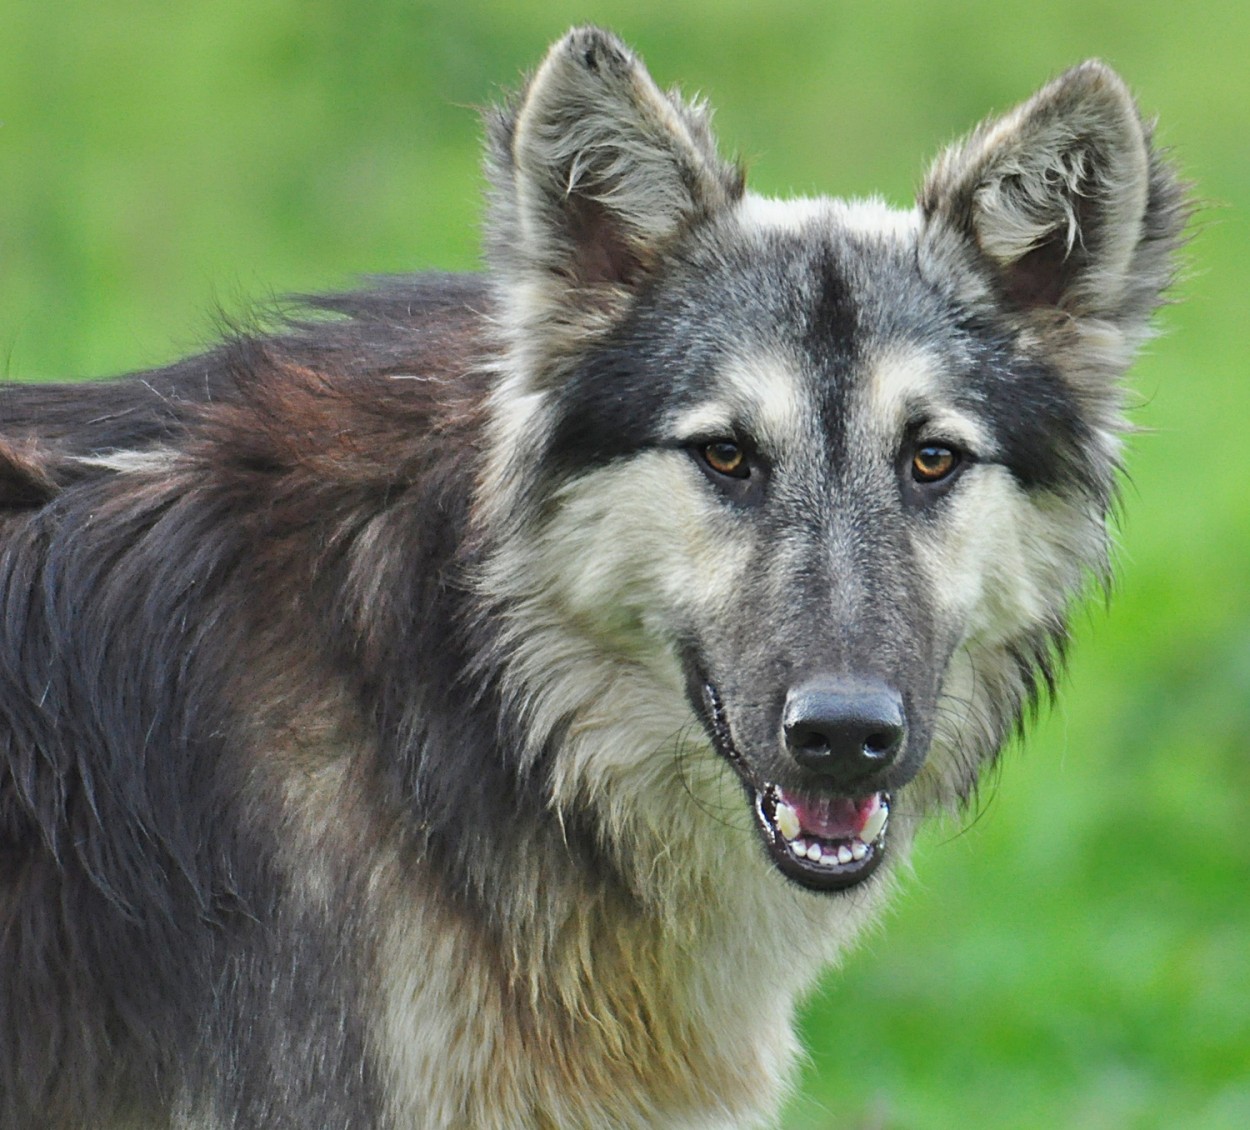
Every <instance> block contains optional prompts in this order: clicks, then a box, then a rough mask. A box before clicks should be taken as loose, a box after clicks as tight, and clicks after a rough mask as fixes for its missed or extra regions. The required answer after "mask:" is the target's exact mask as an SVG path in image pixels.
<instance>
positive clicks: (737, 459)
mask: <svg viewBox="0 0 1250 1130" xmlns="http://www.w3.org/2000/svg"><path fill="white" fill-rule="evenodd" d="M700 454H701V455H702V456H703V462H704V463H706V464H707V465H708V466H709V467H710V468H711V469H712V470H713V471H715V472H716V473H717V474H718V475H726V476H728V477H729V478H731V479H745V478H746V477H747V476H748V475H749V474H750V473H751V467H750V464H749V463H748V462H747V457H746V454H745V453H744V452H743V450H742V448H741V447H739V446H738V445H737V444H736V443H734V441H733V440H731V439H718V440H715V441H714V442H712V443H705V444H704V445H703V447H702V448H700Z"/></svg>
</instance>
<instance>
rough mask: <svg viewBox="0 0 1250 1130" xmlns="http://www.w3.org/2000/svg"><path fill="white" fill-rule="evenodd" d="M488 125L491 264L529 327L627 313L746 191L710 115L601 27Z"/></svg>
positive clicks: (569, 45) (570, 47)
mask: <svg viewBox="0 0 1250 1130" xmlns="http://www.w3.org/2000/svg"><path fill="white" fill-rule="evenodd" d="M487 124H488V155H487V165H488V175H489V179H490V183H491V189H492V200H491V205H492V207H491V217H490V223H489V225H488V240H489V256H490V259H491V261H492V265H493V266H494V267H495V268H496V271H497V273H498V274H499V276H500V278H501V280H502V287H503V289H502V292H501V298H502V299H503V301H504V303H505V306H511V308H512V309H511V313H512V314H513V316H514V317H518V316H519V317H520V318H521V321H522V322H523V323H525V324H529V325H532V323H533V321H534V320H535V319H537V320H538V321H540V322H542V323H543V324H544V327H545V328H547V329H550V328H551V319H552V318H555V319H556V320H557V321H559V320H561V319H562V318H569V317H570V316H571V311H573V310H577V311H580V312H581V313H582V314H585V313H586V312H587V311H590V312H594V311H599V312H600V313H603V312H605V311H608V310H611V309H614V308H618V307H619V305H620V302H621V300H622V299H624V298H627V296H628V294H629V292H630V291H631V290H632V288H633V287H635V286H636V285H637V283H638V282H639V281H640V280H641V278H643V277H644V276H645V275H646V274H647V272H648V271H650V270H651V269H652V268H653V267H654V265H655V263H656V262H657V260H658V259H659V257H660V256H662V255H663V254H664V252H665V250H666V249H667V248H668V247H669V246H670V245H671V244H672V242H673V240H674V239H676V238H677V237H678V236H679V235H680V234H681V233H682V232H684V231H685V230H687V229H688V228H689V227H690V226H692V225H694V224H697V223H699V222H700V221H702V220H704V219H706V218H708V217H710V216H712V215H714V214H715V213H717V212H718V211H720V210H722V209H724V208H726V207H728V206H729V205H730V204H731V203H732V202H733V201H735V200H736V199H737V198H738V197H739V196H740V195H741V194H742V189H743V177H742V173H741V171H740V170H739V169H738V168H737V167H736V166H734V165H732V164H730V163H728V162H725V161H723V160H722V159H721V158H720V157H719V155H718V154H717V151H716V145H715V142H714V140H713V137H712V133H711V129H710V127H709V122H708V113H707V111H706V109H705V108H704V107H703V106H702V105H701V104H699V103H688V102H685V101H683V100H682V99H681V97H680V96H679V95H678V94H677V93H676V92H671V93H667V94H666V93H664V92H663V91H661V90H660V89H659V88H658V87H657V86H656V85H655V83H654V82H653V81H652V79H651V77H650V75H648V74H647V72H646V70H645V68H644V67H643V65H642V63H641V62H640V61H639V60H638V59H637V58H636V57H635V56H634V55H633V53H632V52H631V51H630V50H629V49H628V48H627V47H626V46H625V45H624V44H623V43H622V42H621V41H620V40H618V39H616V38H615V37H614V36H612V35H610V34H608V33H607V32H604V31H600V30H599V29H597V28H590V27H584V28H576V29H574V30H573V31H570V32H569V33H568V34H567V35H566V36H565V37H564V38H563V39H562V40H560V41H559V42H558V43H556V44H555V46H554V47H552V48H551V50H550V51H549V52H548V54H547V57H546V59H545V60H544V61H543V63H542V65H541V66H540V67H539V69H538V71H537V73H536V74H535V75H534V77H533V78H532V79H531V80H530V81H529V82H528V83H527V85H526V87H525V89H524V90H523V92H522V93H521V95H520V97H519V98H517V99H515V100H514V101H513V102H512V104H510V105H508V106H506V107H504V108H503V109H501V110H498V111H495V112H494V113H493V114H492V115H490V116H489V117H488V122H487Z"/></svg>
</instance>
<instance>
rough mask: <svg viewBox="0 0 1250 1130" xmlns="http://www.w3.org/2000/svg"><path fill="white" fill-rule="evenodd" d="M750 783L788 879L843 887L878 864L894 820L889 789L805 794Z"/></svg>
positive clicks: (769, 843)
mask: <svg viewBox="0 0 1250 1130" xmlns="http://www.w3.org/2000/svg"><path fill="white" fill-rule="evenodd" d="M748 788H749V789H750V791H751V792H753V793H754V794H755V797H754V799H755V819H756V822H757V823H758V825H759V828H760V832H761V834H762V836H763V838H764V845H765V847H767V848H768V852H769V855H770V856H771V857H772V860H773V862H774V863H775V864H776V865H777V868H778V870H780V871H781V873H782V874H783V875H785V876H786V877H787V878H789V879H793V880H794V881H795V882H797V883H802V884H803V886H805V887H811V888H812V889H814V890H822V891H832V890H842V889H844V888H846V887H851V886H854V885H855V884H856V883H860V882H862V881H863V880H864V879H866V878H868V876H869V875H871V874H872V873H873V872H874V871H875V870H876V869H877V867H878V866H879V865H880V863H881V859H882V857H883V856H884V854H885V833H886V828H887V826H888V825H889V822H890V796H889V794H888V793H885V792H876V793H871V794H869V795H868V796H866V797H839V796H821V797H804V796H798V795H795V794H793V793H790V792H787V791H786V790H785V789H782V788H781V787H780V786H778V785H765V786H764V787H763V788H757V787H755V786H754V785H748Z"/></svg>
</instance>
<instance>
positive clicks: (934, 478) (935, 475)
mask: <svg viewBox="0 0 1250 1130" xmlns="http://www.w3.org/2000/svg"><path fill="white" fill-rule="evenodd" d="M958 466H959V456H958V455H957V454H956V453H955V452H954V451H952V450H951V448H949V447H944V446H943V445H942V444H940V443H930V444H925V446H924V447H920V448H917V449H916V453H915V454H914V455H913V456H912V457H911V477H912V478H913V479H915V480H916V482H918V483H939V482H941V481H942V480H943V479H945V478H946V477H947V476H948V475H950V474H951V473H952V472H953V471H954V470H955V468H956V467H958Z"/></svg>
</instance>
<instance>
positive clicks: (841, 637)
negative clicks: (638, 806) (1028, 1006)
mask: <svg viewBox="0 0 1250 1130" xmlns="http://www.w3.org/2000/svg"><path fill="white" fill-rule="evenodd" d="M1078 126H1079V127H1080V128H1079V129H1078ZM1095 127H1096V128H1095ZM1082 130H1083V132H1082ZM494 143H495V152H494V163H495V186H496V228H495V247H494V258H495V260H496V263H497V265H498V267H499V271H500V278H501V280H502V281H501V284H500V291H499V300H500V306H501V310H502V311H503V318H504V327H505V332H506V334H507V335H508V336H509V340H508V345H509V354H508V361H507V363H506V367H505V368H504V370H503V371H502V373H501V379H500V383H499V386H498V389H497V391H496V399H495V402H494V405H493V408H494V412H495V420H494V438H495V446H494V449H493V453H492V455H491V457H490V460H489V462H488V464H487V468H486V471H485V476H484V486H483V494H484V495H485V496H488V497H490V498H493V499H494V505H495V507H496V524H497V527H498V528H499V529H508V530H510V531H511V533H510V534H508V535H507V536H503V537H501V544H502V545H504V546H505V547H506V548H504V549H501V550H500V551H499V552H498V553H497V554H496V556H495V559H494V562H493V566H492V576H493V583H494V585H495V587H496V588H497V590H498V591H500V592H501V593H503V594H505V596H506V597H507V599H509V600H510V601H511V603H512V607H513V608H514V609H517V608H519V609H521V611H520V612H518V613H517V614H516V615H517V619H516V631H517V633H518V634H525V635H526V636H527V637H528V642H527V643H523V644H520V645H519V650H520V651H522V652H525V651H526V649H527V648H528V649H529V654H531V655H533V653H534V649H535V648H537V647H539V646H541V647H543V648H544V649H547V651H548V652H551V651H559V650H563V651H564V652H565V653H567V655H568V657H569V658H568V665H567V673H566V677H565V678H564V680H563V682H562V684H561V687H562V689H561V691H559V692H555V691H551V690H550V689H548V693H547V695H546V700H545V701H544V702H543V703H542V704H541V705H540V706H538V707H535V708H534V710H535V712H536V713H538V714H542V713H544V712H545V714H546V716H547V725H546V727H545V728H542V727H540V730H542V731H543V732H548V733H549V732H554V730H555V729H556V728H557V727H558V726H561V725H565V726H570V725H571V726H573V727H577V726H585V725H587V724H588V723H587V720H586V719H585V718H579V717H578V711H579V709H584V708H585V707H586V705H587V704H588V703H591V702H594V703H596V706H595V709H596V710H600V711H602V710H604V709H607V710H617V711H619V712H620V714H621V715H622V716H626V715H631V714H632V717H631V718H630V723H629V724H630V726H632V727H633V732H634V733H636V734H650V735H652V741H653V744H651V745H648V744H647V742H646V741H643V742H642V743H640V744H639V745H638V748H635V749H633V750H632V751H628V752H621V751H619V750H616V751H609V752H603V753H601V754H599V755H598V756H599V758H600V760H601V761H603V762H606V761H609V760H611V759H612V758H616V759H618V760H619V759H625V760H630V759H633V763H635V764H636V763H638V762H645V761H646V759H647V758H648V757H656V758H658V757H660V754H659V753H658V752H657V751H659V750H661V749H664V748H671V747H672V741H673V735H678V734H682V733H683V732H684V728H685V727H687V725H688V722H689V718H690V716H691V714H693V716H694V717H695V718H697V719H698V721H699V723H700V725H701V727H702V730H703V731H704V733H705V734H706V737H707V744H706V749H707V757H708V758H709V759H711V760H714V761H715V762H716V764H717V765H718V766H719V767H720V768H721V769H722V770H723V769H724V768H725V767H726V766H727V767H728V768H729V769H730V770H731V771H732V773H733V774H735V775H736V776H737V778H738V779H739V780H740V782H741V785H742V786H743V791H744V808H745V809H746V810H747V811H749V812H750V813H751V814H752V821H751V822H752V823H753V825H754V827H755V829H756V831H757V832H758V834H759V836H760V837H761V839H762V841H763V844H764V847H765V848H766V851H767V855H768V857H769V858H770V859H771V861H772V862H773V863H774V864H775V865H776V867H777V868H778V869H779V870H780V871H781V873H782V874H784V875H785V876H786V877H787V878H789V879H791V880H793V881H794V882H796V883H798V884H801V885H802V886H805V887H808V888H812V889H817V890H833V889H842V888H846V887H850V886H853V885H855V884H857V883H859V882H861V881H863V880H864V879H866V878H867V877H868V876H869V875H871V874H872V873H873V872H874V871H875V870H876V869H877V867H878V866H879V865H880V863H881V861H882V859H883V858H884V857H885V853H886V844H887V842H888V840H889V835H890V828H889V819H890V810H891V807H892V806H897V805H898V804H899V798H900V796H901V795H902V794H903V793H906V794H907V795H908V796H911V797H914V798H916V799H915V804H913V805H912V806H911V807H912V808H913V810H914V809H918V808H923V807H928V806H930V805H932V804H934V803H944V802H949V801H952V800H957V799H961V798H963V797H966V796H967V795H968V793H969V792H970V791H971V790H972V789H973V787H974V786H975V781H976V774H977V771H978V768H979V767H980V766H981V765H982V764H983V763H984V761H985V760H986V759H987V758H988V757H991V756H992V755H993V753H994V752H995V751H996V750H997V748H998V747H999V745H1000V744H1001V742H1002V740H1003V738H1004V735H1005V733H1006V731H1007V730H1008V729H1009V728H1010V727H1011V725H1012V724H1013V723H1014V722H1015V721H1016V719H1017V718H1018V716H1019V712H1020V709H1021V706H1022V704H1023V703H1024V702H1025V701H1026V700H1027V698H1028V697H1029V695H1030V694H1031V693H1032V690H1033V686H1034V683H1035V681H1036V679H1037V678H1039V677H1046V678H1048V677H1049V667H1048V663H1049V657H1050V652H1051V649H1052V647H1053V646H1054V644H1055V641H1056V639H1057V638H1058V637H1059V636H1061V634H1062V631H1063V624H1064V618H1065V610H1066V607H1067V605H1068V603H1069V601H1070V600H1071V598H1072V596H1073V594H1074V593H1076V592H1077V591H1078V590H1079V588H1080V586H1081V584H1082V582H1083V577H1084V575H1085V573H1086V571H1088V570H1094V571H1096V572H1100V571H1101V570H1102V569H1103V568H1105V555H1106V554H1105V527H1104V517H1105V512H1106V508H1107V505H1108V500H1109V497H1110V494H1111V490H1112V486H1111V480H1112V474H1113V471H1114V466H1115V461H1116V442H1117V441H1116V438H1115V435H1116V431H1117V428H1118V425H1119V409H1118V396H1117V393H1116V391H1115V388H1114V377H1115V376H1116V375H1118V373H1119V371H1120V370H1121V369H1122V368H1123V366H1124V364H1125V363H1126V361H1127V357H1128V352H1129V350H1130V348H1131V346H1132V345H1133V344H1134V341H1135V338H1136V337H1137V336H1140V334H1141V332H1142V329H1143V325H1142V324H1141V322H1142V319H1143V318H1144V317H1145V313H1146V312H1148V311H1143V310H1139V309H1138V308H1137V307H1139V306H1142V305H1143V303H1142V301H1141V296H1140V295H1135V294H1134V291H1133V286H1132V283H1131V280H1130V279H1129V277H1128V276H1129V275H1130V274H1131V269H1130V268H1131V267H1132V265H1133V264H1134V263H1136V264H1137V265H1138V267H1141V266H1142V265H1143V264H1145V265H1151V266H1154V267H1155V269H1156V273H1157V272H1158V267H1157V264H1153V263H1149V264H1147V263H1146V260H1145V259H1143V255H1142V252H1141V249H1140V246H1139V245H1140V232H1141V229H1142V224H1143V215H1144V212H1145V209H1146V205H1147V187H1146V184H1147V178H1148V172H1149V170H1148V167H1147V149H1146V144H1145V141H1144V138H1143V134H1142V130H1141V126H1140V123H1139V121H1138V119H1137V116H1136V112H1135V110H1134V109H1133V106H1132V103H1131V101H1130V100H1129V99H1128V96H1127V95H1126V94H1125V92H1124V91H1123V88H1122V87H1121V86H1120V85H1119V83H1118V80H1115V79H1114V76H1110V75H1109V72H1106V71H1105V70H1103V69H1101V68H1094V69H1090V68H1088V67H1087V68H1083V69H1081V70H1078V71H1076V72H1071V73H1070V74H1069V75H1068V76H1065V77H1064V78H1063V79H1060V80H1059V81H1058V82H1057V83H1055V84H1053V85H1052V87H1050V88H1048V89H1047V90H1046V91H1043V92H1042V94H1040V95H1038V97H1037V98H1036V99H1034V101H1033V102H1031V103H1029V104H1028V105H1026V106H1025V107H1023V108H1022V109H1021V110H1019V111H1017V112H1016V113H1015V114H1014V115H1012V116H1010V117H1009V118H1007V119H1004V120H1003V122H1000V123H998V124H997V125H996V126H994V127H985V128H984V129H983V130H982V132H981V133H979V134H977V135H974V137H973V139H971V140H970V141H969V143H968V144H967V146H966V147H965V148H964V149H963V150H958V151H952V153H951V154H948V155H947V156H946V157H945V158H944V160H943V162H942V163H940V164H939V166H938V167H937V169H935V171H934V173H933V174H932V175H931V178H930V181H929V183H928V185H927V187H926V190H925V198H924V201H923V204H922V207H921V208H918V209H917V210H916V211H914V212H910V213H898V212H892V211H889V210H887V209H885V208H884V207H883V206H881V205H878V204H857V205H848V204H840V203H837V202H827V201H825V202H822V201H803V202H794V203H790V204H778V203H775V202H771V201H764V200H761V199H759V198H755V197H752V196H750V195H747V194H745V193H743V191H742V187H741V182H740V178H739V177H738V175H737V174H736V172H735V171H734V170H732V169H730V168H728V167H727V166H725V165H723V164H722V163H721V162H720V160H719V158H717V157H716V155H715V150H714V148H713V146H712V144H711V141H710V138H709V136H708V134H707V130H706V123H705V121H704V119H703V118H702V116H701V115H700V114H699V113H698V111H696V110H692V109H691V108H689V107H685V106H683V105H681V104H680V103H679V102H676V101H675V100H673V99H671V98H669V97H667V96H665V95H662V94H661V93H660V92H659V91H658V90H656V89H655V87H654V86H653V85H652V84H651V83H650V80H649V79H648V78H647V76H646V75H645V72H643V71H642V70H641V67H640V66H639V65H638V63H637V62H636V61H635V60H634V59H633V58H632V57H631V56H629V54H628V53H627V52H626V51H625V50H624V48H622V47H621V46H620V45H619V44H617V43H616V42H615V41H613V40H610V39H608V38H607V37H604V36H603V35H602V34H601V33H595V32H575V33H572V34H571V35H570V36H569V37H568V38H567V39H566V40H565V41H564V42H562V43H561V44H559V45H557V47H556V48H554V49H553V51H552V53H551V55H550V56H549V57H548V59H547V61H546V62H545V63H544V65H543V67H542V69H541V71H540V72H539V74H538V75H537V76H536V78H535V79H534V81H533V82H532V83H531V85H530V87H529V89H528V91H527V93H526V96H525V98H524V100H523V101H522V102H521V103H520V104H519V106H518V108H517V109H516V111H515V113H513V114H511V115H505V116H503V117H501V118H500V119H499V120H498V121H497V122H496V123H495V137H494ZM1125 168H1129V169H1130V171H1131V170H1133V169H1135V170H1136V176H1135V177H1134V176H1128V177H1126V176H1125V175H1124V174H1125ZM1112 171H1114V174H1115V175H1114V176H1113V175H1111V173H1112ZM1065 176H1066V179H1065ZM1078 181H1079V183H1078ZM1073 225H1077V226H1076V227H1075V228H1073ZM1158 285H1160V284H1158V283H1156V287H1155V290H1156V293H1157V289H1158ZM1115 319H1118V321H1119V324H1118V325H1114V324H1113V321H1114V320H1115ZM519 515H524V516H525V518H524V522H523V523H522V522H521V521H520V520H519V518H518V516H519ZM523 531H525V532H523ZM522 558H524V563H523V564H522V562H521V559H522ZM521 575H527V576H530V577H532V578H541V581H538V580H536V581H535V582H534V585H535V587H534V588H532V589H531V590H530V591H525V590H524V587H523V586H521V585H520V583H519V582H518V581H517V580H516V578H517V577H519V576H521ZM574 640H575V641H577V642H576V643H572V642H569V641H574ZM538 641H540V642H538ZM543 662H544V664H545V669H546V671H547V672H550V671H552V670H554V669H555V668H556V667H557V666H558V660H555V659H553V657H552V655H551V654H548V655H547V656H546V657H545V659H544V661H543ZM535 665H536V664H535ZM552 685H554V684H553V683H552V681H551V679H550V675H548V688H550V687H551V686H552ZM534 686H535V683H534V682H533V681H531V682H530V683H529V684H528V685H527V690H528V692H529V693H534V694H536V695H538V697H540V698H541V697H542V695H541V692H536V691H535V690H534ZM622 688H624V689H622ZM519 693H524V692H521V691H518V694H519ZM606 744H607V745H609V746H610V745H611V743H610V742H608V743H606ZM600 768H602V766H600ZM649 772H650V770H647V771H645V772H643V773H642V774H640V775H639V777H638V778H637V779H638V780H647V779H649V778H648V776H647V773H649Z"/></svg>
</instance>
